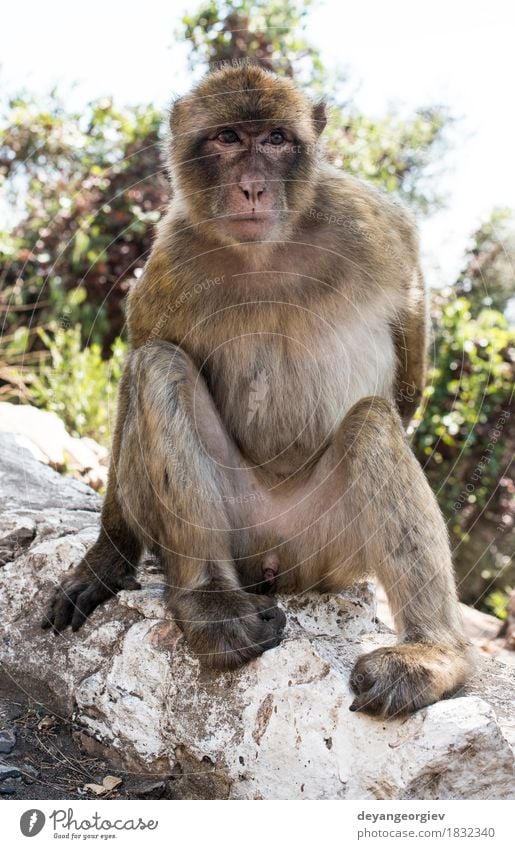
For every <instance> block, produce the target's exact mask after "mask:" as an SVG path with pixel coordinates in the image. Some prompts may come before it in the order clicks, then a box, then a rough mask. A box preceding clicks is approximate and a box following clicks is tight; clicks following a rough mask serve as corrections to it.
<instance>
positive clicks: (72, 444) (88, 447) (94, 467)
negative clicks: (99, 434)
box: [0, 401, 108, 490]
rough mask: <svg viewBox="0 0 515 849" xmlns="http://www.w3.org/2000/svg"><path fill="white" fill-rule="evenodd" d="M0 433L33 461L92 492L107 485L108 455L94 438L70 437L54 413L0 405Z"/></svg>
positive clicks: (25, 407) (11, 405)
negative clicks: (65, 475) (66, 476)
mask: <svg viewBox="0 0 515 849" xmlns="http://www.w3.org/2000/svg"><path fill="white" fill-rule="evenodd" d="M0 432H3V433H10V434H12V435H13V437H14V439H15V440H16V443H17V445H19V446H21V447H23V448H26V449H27V450H28V451H30V453H31V454H32V456H33V457H35V458H36V460H40V461H41V462H42V463H46V464H47V465H49V466H52V468H54V469H57V471H59V472H65V473H66V474H69V475H71V476H72V477H74V478H77V479H78V480H82V481H84V483H87V484H88V485H89V486H91V487H92V488H93V489H95V490H101V489H103V488H104V487H105V485H106V482H107V469H108V452H107V449H106V448H103V447H102V446H101V445H99V444H98V442H95V440H94V439H90V438H89V437H88V436H84V437H82V438H81V439H79V438H77V437H74V436H70V434H69V433H68V431H67V430H66V428H65V426H64V424H63V422H62V421H61V419H60V418H59V416H57V415H56V414H55V413H49V412H47V411H45V410H38V409H37V408H36V407H32V406H30V404H9V403H7V402H6V401H1V402H0Z"/></svg>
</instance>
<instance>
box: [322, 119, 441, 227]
mask: <svg viewBox="0 0 515 849" xmlns="http://www.w3.org/2000/svg"><path fill="white" fill-rule="evenodd" d="M449 124H450V119H449V116H448V115H447V113H446V111H445V110H444V109H442V108H440V107H433V108H431V109H422V110H420V111H418V112H417V113H416V114H415V115H414V116H413V117H412V118H409V119H407V120H402V119H400V118H398V117H397V116H396V115H395V114H393V113H391V114H389V115H386V116H385V117H383V118H381V119H378V120H374V119H372V118H370V117H367V116H365V115H362V114H360V113H359V112H358V111H357V110H356V109H355V108H353V107H352V106H349V107H348V108H347V109H346V110H344V111H343V112H342V111H340V110H334V111H332V112H331V115H330V122H329V126H328V128H327V130H326V133H325V139H326V141H325V144H326V148H327V152H328V155H329V158H330V159H331V160H332V162H333V163H334V164H335V165H337V166H339V167H341V168H343V169H344V170H345V171H347V172H348V173H349V174H353V175H354V176H356V177H359V178H361V179H364V180H369V181H370V182H372V183H375V184H376V185H378V186H380V187H382V188H384V189H386V190H387V191H389V192H396V193H397V194H398V195H400V196H401V197H403V198H404V199H405V200H406V201H407V202H408V203H409V204H410V205H411V206H412V207H418V210H419V212H422V213H427V212H430V211H434V210H435V209H436V208H438V207H439V206H440V205H441V203H442V200H441V197H440V194H439V192H438V191H437V189H436V188H435V180H434V163H435V162H437V161H438V157H439V156H440V155H441V154H442V152H443V151H444V150H445V147H446V137H445V133H446V130H447V127H448V126H449Z"/></svg>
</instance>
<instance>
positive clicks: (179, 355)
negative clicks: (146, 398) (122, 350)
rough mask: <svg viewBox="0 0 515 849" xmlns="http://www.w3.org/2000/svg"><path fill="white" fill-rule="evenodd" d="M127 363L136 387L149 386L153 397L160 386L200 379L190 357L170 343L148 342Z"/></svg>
mask: <svg viewBox="0 0 515 849" xmlns="http://www.w3.org/2000/svg"><path fill="white" fill-rule="evenodd" d="M127 362H128V368H129V372H130V377H131V378H132V380H133V382H134V383H135V384H136V386H138V387H139V388H140V389H141V388H146V387H147V386H148V387H149V388H150V389H151V391H152V393H153V395H154V397H158V396H157V390H158V389H159V388H160V387H163V386H173V385H178V384H181V383H184V382H185V381H186V380H187V379H188V378H195V377H196V376H197V370H196V368H195V366H194V364H193V361H192V359H191V357H189V355H188V354H187V353H186V352H185V351H184V350H183V349H182V348H180V347H179V346H178V345H173V344H172V343H171V342H163V341H161V340H156V341H155V342H148V343H147V344H146V345H143V346H142V347H141V348H137V349H136V350H135V351H132V352H131V353H130V354H129V357H128V360H127Z"/></svg>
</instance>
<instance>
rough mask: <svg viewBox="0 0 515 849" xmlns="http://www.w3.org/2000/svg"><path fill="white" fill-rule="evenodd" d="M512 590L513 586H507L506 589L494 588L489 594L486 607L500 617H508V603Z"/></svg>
mask: <svg viewBox="0 0 515 849" xmlns="http://www.w3.org/2000/svg"><path fill="white" fill-rule="evenodd" d="M512 592H513V590H512V589H511V587H506V588H505V589H504V590H494V591H493V592H491V593H490V594H489V595H488V596H487V598H486V600H485V607H486V608H487V609H488V611H489V612H490V613H493V615H494V616H497V618H498V619H507V618H508V604H509V601H510V595H511V593H512Z"/></svg>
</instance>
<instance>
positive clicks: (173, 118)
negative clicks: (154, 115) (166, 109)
mask: <svg viewBox="0 0 515 849" xmlns="http://www.w3.org/2000/svg"><path fill="white" fill-rule="evenodd" d="M181 104H182V98H181V97H178V98H177V100H174V102H173V103H172V106H171V108H170V129H171V131H172V133H173V134H174V135H175V133H176V132H177V129H178V126H179V121H180V115H181V108H182V106H181Z"/></svg>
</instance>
